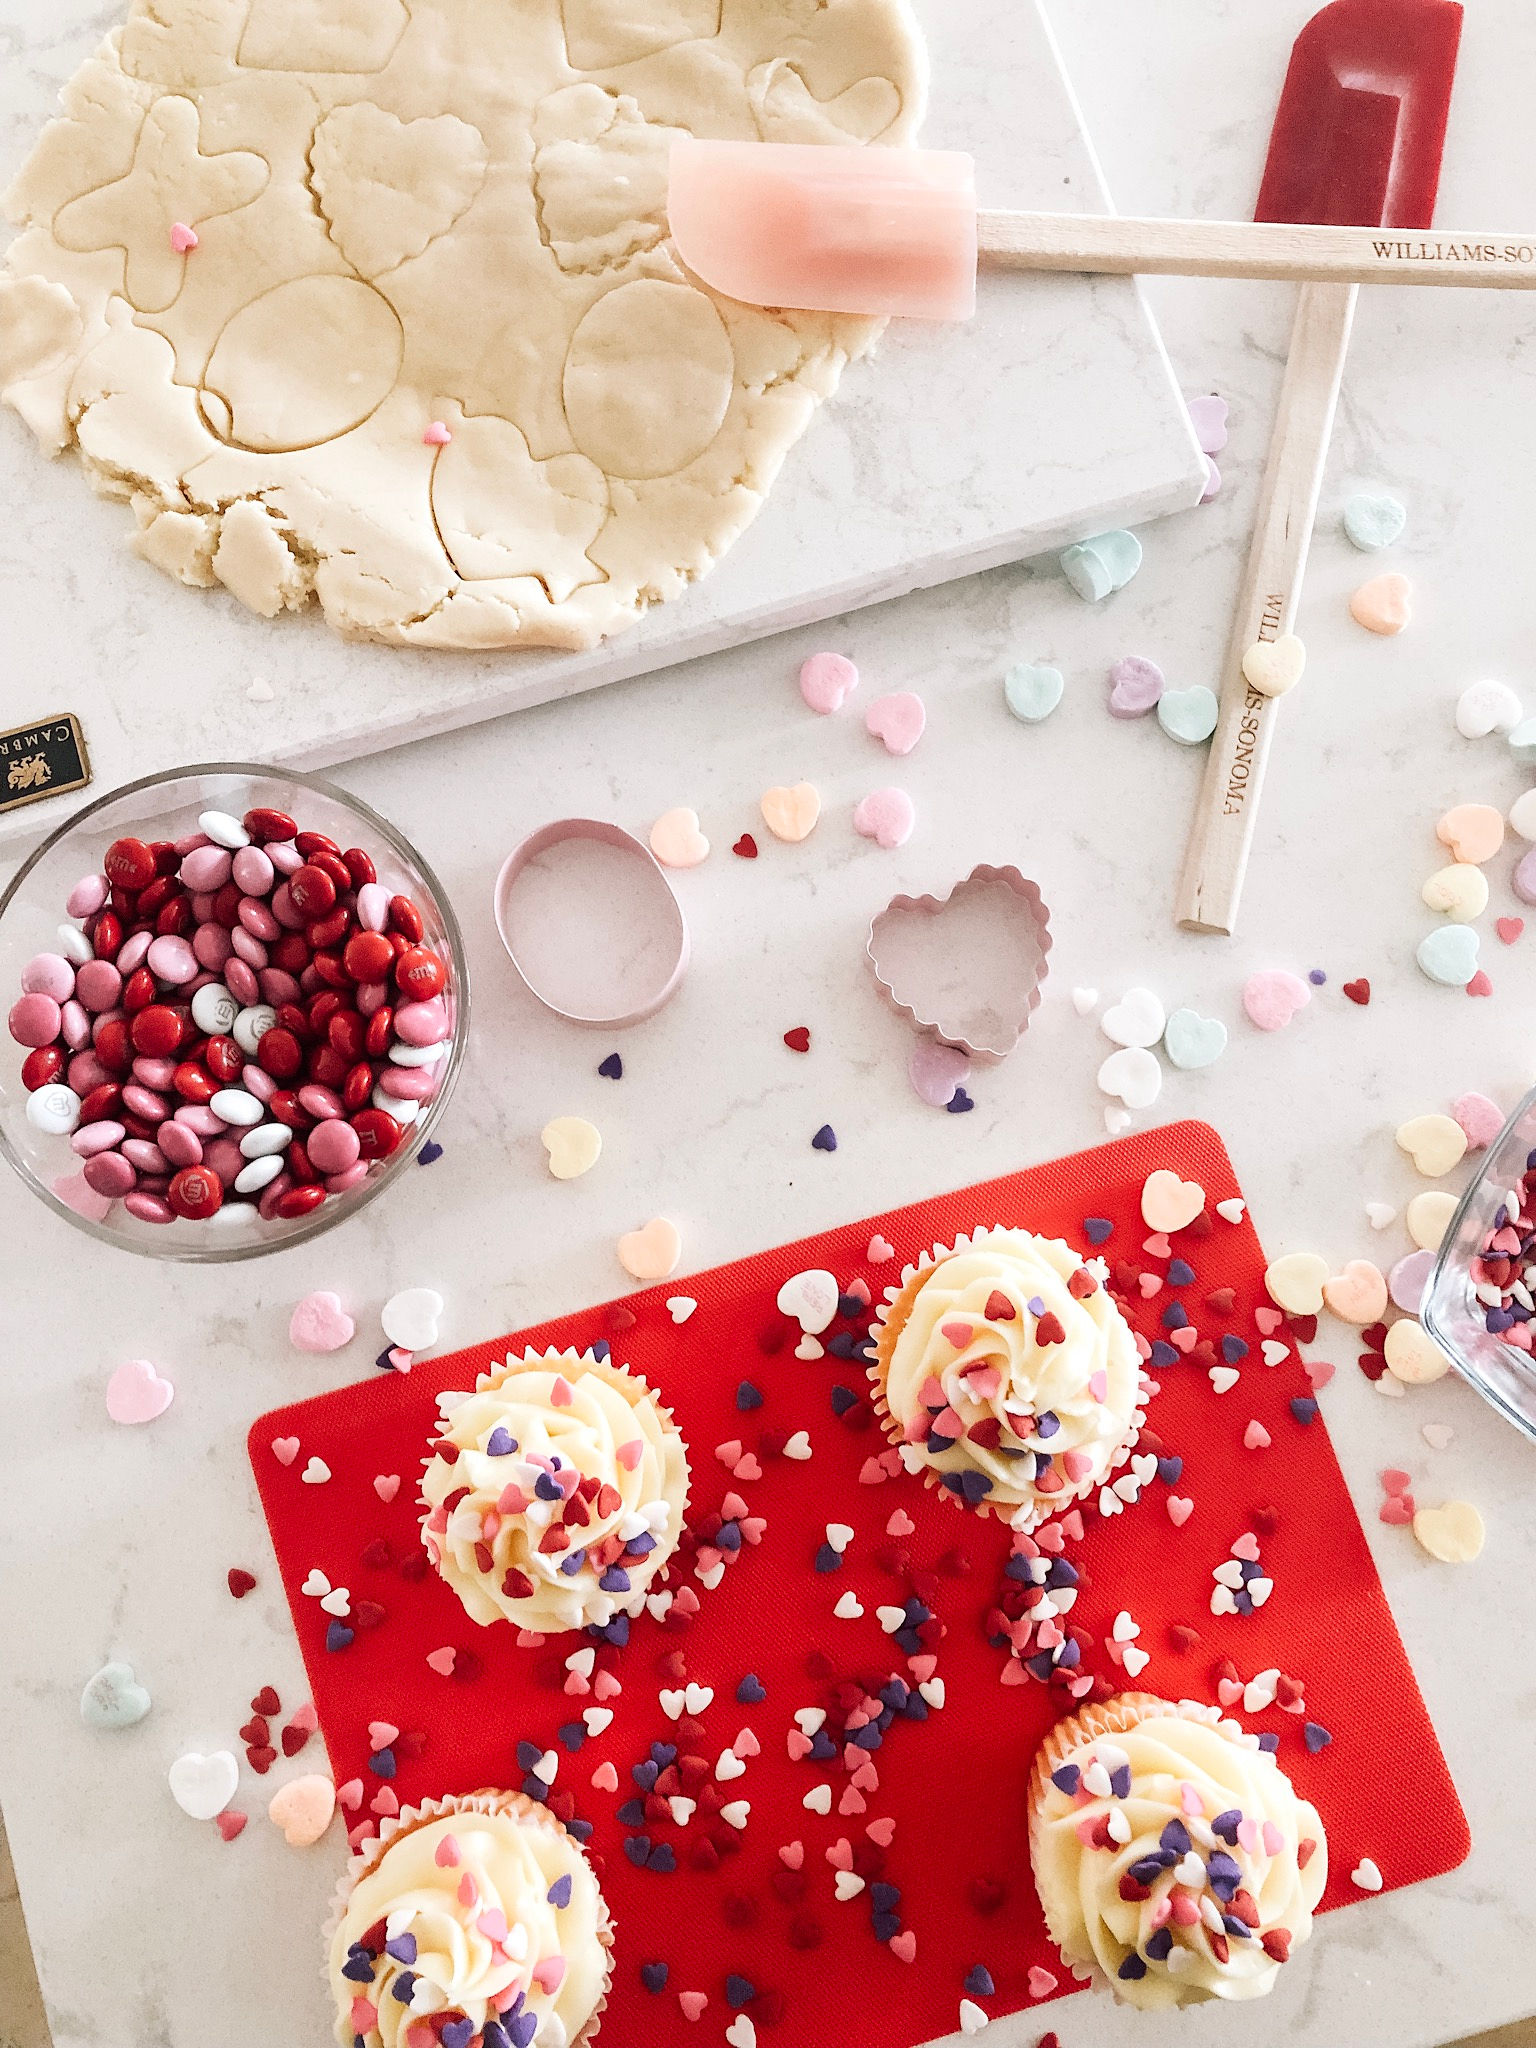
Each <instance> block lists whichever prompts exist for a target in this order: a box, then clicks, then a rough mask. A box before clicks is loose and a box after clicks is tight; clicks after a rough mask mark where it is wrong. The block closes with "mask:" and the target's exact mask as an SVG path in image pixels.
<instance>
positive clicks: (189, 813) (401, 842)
mask: <svg viewBox="0 0 1536 2048" xmlns="http://www.w3.org/2000/svg"><path fill="white" fill-rule="evenodd" d="M257 807H267V808H270V809H273V810H279V811H286V812H287V813H289V815H290V816H292V817H295V818H296V819H297V820H298V823H299V827H300V830H301V831H302V830H305V829H308V830H312V831H319V832H324V833H326V834H327V835H328V836H329V837H330V838H332V839H334V840H335V841H336V843H337V845H338V846H344V847H350V846H359V847H361V848H362V849H363V850H364V851H365V852H366V853H367V854H369V855H370V857H371V858H372V860H373V862H374V865H375V867H376V869H377V871H378V879H379V881H380V883H381V884H383V886H384V887H386V888H387V889H388V890H389V891H390V893H391V894H392V895H393V894H400V895H405V896H409V897H410V898H411V900H412V901H413V902H414V903H415V904H416V906H417V908H418V909H419V911H420V912H421V916H422V922H423V924H424V926H425V931H424V934H423V936H424V939H425V941H426V943H428V944H429V945H431V946H432V947H433V949H434V950H435V951H436V952H438V953H439V954H441V955H442V956H443V958H444V960H445V961H446V963H447V966H448V974H449V979H448V986H447V988H446V989H445V990H444V992H443V1000H444V1001H445V1002H446V1003H447V1004H448V1006H449V1012H450V1018H451V1041H450V1047H449V1052H448V1056H447V1062H446V1065H445V1066H444V1069H443V1074H442V1080H441V1084H440V1086H439V1087H438V1090H437V1093H436V1094H435V1095H434V1096H433V1098H432V1099H431V1101H430V1102H427V1103H425V1104H424V1105H423V1106H422V1109H421V1113H420V1114H419V1116H418V1117H417V1119H416V1121H415V1122H414V1123H413V1124H410V1125H408V1126H407V1127H406V1129H405V1132H404V1135H403V1136H402V1138H401V1141H400V1143H399V1144H398V1145H397V1147H396V1148H395V1150H394V1151H393V1152H392V1153H391V1154H390V1155H389V1156H388V1157H387V1158H386V1159H381V1160H377V1161H375V1162H374V1163H373V1165H372V1167H371V1168H370V1170H369V1172H368V1174H367V1177H366V1178H365V1179H363V1180H361V1181H360V1182H359V1183H358V1184H357V1185H356V1186H355V1187H353V1188H351V1189H348V1190H346V1191H345V1192H343V1193H341V1194H335V1195H329V1196H327V1198H326V1200H325V1201H324V1202H322V1203H321V1204H320V1206H319V1207H318V1208H317V1209H313V1210H311V1211H310V1212H309V1214H308V1215H305V1216H297V1217H291V1218H281V1217H272V1218H270V1219H269V1218H265V1217H262V1216H260V1215H259V1214H258V1213H257V1208H256V1204H255V1203H254V1202H227V1203H225V1205H224V1206H223V1207H222V1208H221V1209H219V1210H218V1211H217V1212H216V1214H215V1215H213V1216H212V1217H210V1218H209V1219H208V1220H207V1221H206V1222H202V1223H198V1222H189V1221H187V1220H185V1219H183V1218H181V1217H178V1218H177V1219H176V1221H175V1222H174V1223H151V1222H148V1221H144V1220H142V1219H140V1218H138V1217H135V1216H132V1215H130V1214H128V1212H127V1211H126V1210H125V1209H124V1207H123V1204H122V1202H121V1201H115V1202H113V1203H112V1205H111V1208H110V1209H109V1210H108V1211H107V1213H106V1215H105V1216H104V1217H102V1218H101V1219H100V1220H97V1219H96V1218H95V1217H93V1216H85V1215H81V1214H79V1213H78V1212H77V1211H76V1210H74V1209H73V1208H71V1207H70V1206H69V1204H68V1203H67V1202H65V1201H63V1200H61V1199H60V1197H59V1196H58V1195H57V1194H55V1193H54V1188H53V1183H54V1182H55V1181H56V1180H59V1179H67V1178H69V1177H70V1176H73V1175H75V1174H77V1173H78V1171H79V1169H80V1167H81V1165H82V1164H83V1162H82V1161H81V1160H80V1159H79V1158H77V1157H76V1155H75V1153H74V1152H73V1151H72V1149H71V1147H70V1143H69V1139H68V1138H67V1137H56V1136H53V1135H51V1134H49V1133H47V1132H44V1131H40V1130H38V1129H36V1128H35V1127H34V1126H33V1125H32V1124H31V1123H30V1122H29V1121H28V1119H27V1115H26V1103H27V1090H26V1089H25V1088H24V1087H23V1085H22V1081H21V1063H22V1059H23V1058H24V1052H23V1048H22V1047H21V1046H19V1045H18V1044H17V1043H16V1042H15V1041H14V1040H13V1039H12V1038H11V1037H10V1035H9V1033H7V1032H6V1031H4V1030H3V1029H0V1152H3V1153H4V1154H5V1157H6V1158H7V1159H8V1160H9V1161H10V1163H11V1165H12V1166H13V1167H14V1168H15V1169H16V1171H17V1172H18V1173H19V1174H20V1175H21V1177H22V1179H23V1180H24V1181H25V1182H26V1184H27V1186H28V1187H29V1188H31V1190H32V1192H33V1193H34V1194H35V1195H36V1196H37V1197H38V1199H39V1200H40V1201H42V1202H45V1203H46V1204H47V1206H48V1207H49V1208H50V1209H52V1210H53V1211H54V1213H55V1214H56V1215H59V1216H62V1217H63V1218H64V1219H65V1221H66V1222H68V1223H69V1224H71V1225H72V1226H73V1227H74V1228H75V1229H76V1230H83V1231H85V1232H87V1233H88V1235H90V1236H91V1237H94V1238H96V1239H97V1240H99V1241H100V1242H101V1243H103V1244H113V1245H121V1246H123V1247H124V1248H125V1249H126V1250H129V1251H134V1252H143V1253H144V1254H145V1255H146V1256H148V1257H150V1258H160V1259H179V1260H183V1261H189V1262H191V1263H194V1264H206V1263H212V1262H216V1261H219V1260H225V1259H253V1258H258V1257H260V1256H261V1254H262V1253H264V1252H272V1251H280V1250H284V1249H286V1248H287V1247H288V1246H290V1245H296V1244H302V1243H303V1242H304V1241H305V1239H307V1238H311V1237H317V1236H319V1234H320V1232H321V1231H323V1230H329V1229H331V1228H332V1226H333V1225H335V1224H337V1223H340V1222H341V1221H342V1220H343V1218H345V1217H347V1216H351V1215H355V1214H356V1212H357V1211H358V1210H359V1209H361V1208H362V1207H363V1206H364V1205H365V1204H366V1203H368V1202H371V1201H373V1200H375V1198H376V1197H377V1196H379V1195H380V1194H382V1193H383V1191H384V1189H385V1188H386V1187H388V1186H390V1185H391V1183H392V1182H393V1181H395V1180H396V1179H398V1178H399V1176H400V1175H401V1174H402V1173H403V1172H405V1171H406V1169H407V1168H408V1167H409V1166H410V1165H411V1164H412V1163H413V1162H414V1161H415V1159H416V1156H417V1154H418V1153H419V1152H420V1150H421V1148H422V1146H423V1145H424V1144H425V1143H426V1142H427V1141H428V1140H429V1139H430V1137H431V1136H432V1133H433V1131H434V1129H435V1128H436V1126H437V1124H438V1121H439V1119H440V1118H441V1116H442V1113H443V1110H444V1108H445V1107H446V1105H447V1102H448V1098H449V1096H450V1095H451V1094H452V1093H453V1085H454V1082H455V1081H456V1079H457V1078H458V1072H459V1068H460V1066H461V1065H462V1063H463V1058H464V1045H465V1040H466V1036H467V1032H468V1025H469V974H468V969H467V967H466V965H465V959H464V941H463V938H462V935H461V934H460V931H459V926H458V920H457V919H456V918H455V916H454V914H453V910H452V908H451V907H450V905H449V902H448V899H447V897H446V896H445V894H444V893H443V888H442V884H441V883H440V882H439V881H438V879H437V877H436V876H435V875H434V874H433V872H432V870H431V869H430V868H429V867H428V866H427V864H426V862H425V861H424V860H423V859H422V857H421V855H420V854H419V853H418V852H417V851H416V849H415V848H414V847H413V846H412V845H411V844H410V843H409V841H408V840H406V839H404V838H402V837H401V835H400V834H399V833H398V832H397V831H396V830H395V828H394V827H393V826H392V825H390V824H388V823H387V822H386V821H385V820H384V819H383V818H381V817H380V816H379V815H378V813H377V812H376V811H373V810H370V809H369V807H368V805H367V804H365V803H362V802H360V801H359V800H358V798H356V797H355V796H349V795H347V794H346V792H345V791H344V790H340V789H337V788H336V787H335V786H334V784H332V783H329V782H325V781H323V780H321V778H320V777H319V776H316V775H308V774H301V773H300V772H299V771H298V770H297V769H275V768H263V767H260V766H256V765H253V764H250V763H247V762H242V761H213V762H208V763H205V764H203V765H200V766H196V767H191V768H179V769H176V770H174V771H172V772H171V773H170V774H166V775H149V776H146V777H145V778H144V779H143V780H142V781H140V782H130V783H128V784H126V785H125V787H123V788H122V789H117V790H113V791H112V792H111V793H110V794H109V795H107V796H103V797H98V798H97V800H96V802H95V803H93V804H87V805H86V807H85V809H84V810H81V811H77V812H76V813H75V815H74V816H73V817H72V818H69V819H68V820H66V822H65V823H64V824H62V825H61V826H60V827H59V828H58V830H57V831H56V832H54V833H53V834H52V835H51V836H50V837H49V838H47V839H45V840H44V841H43V843H42V845H41V846H39V847H38V848H37V850H36V852H35V853H33V854H32V855H31V856H30V858H29V859H28V860H27V861H26V862H25V863H24V864H23V866H22V868H21V870H20V872H19V873H18V874H17V875H16V877H15V879H14V880H13V881H12V883H11V885H10V887H9V888H8V889H7V890H6V892H5V894H4V895H3V896H0V1018H3V1015H4V1013H5V1012H6V1011H8V1010H9V1008H10V1007H11V1004H12V1003H13V1002H14V1001H15V1000H16V997H17V996H18V995H19V994H20V992H21V971H22V968H23V966H24V965H25V964H26V962H27V961H28V960H30V959H31V958H32V956H33V955H34V954H37V953H44V952H56V951H57V950H58V946H59V927H60V925H61V923H62V922H64V921H65V918H66V912H65V901H66V899H67V897H68V896H69V893H70V891H71V890H72V889H73V888H74V886H75V884H76V883H77V882H78V881H79V880H80V879H81V877H82V876H84V875H88V874H92V873H97V874H99V873H100V872H101V863H102V856H103V854H104V853H105V852H106V850H107V847H108V846H109V845H110V844H111V843H112V841H113V840H114V839H119V838H122V837H124V836H132V837H137V838H142V839H146V840H149V839H177V838H180V837H182V836H183V835H184V834H188V833H192V832H195V831H196V830H197V829H198V824H197V821H198V816H199V813H201V812H203V811H207V810H217V811H227V812H231V813H233V815H234V816H235V817H237V818H238V817H240V816H241V815H242V814H243V813H244V812H246V811H248V810H251V809H254V808H257Z"/></svg>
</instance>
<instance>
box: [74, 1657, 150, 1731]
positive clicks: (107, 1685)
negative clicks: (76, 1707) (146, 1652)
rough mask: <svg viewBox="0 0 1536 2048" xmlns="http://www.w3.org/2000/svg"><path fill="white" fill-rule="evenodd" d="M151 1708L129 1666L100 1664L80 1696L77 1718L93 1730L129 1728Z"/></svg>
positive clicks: (146, 1696) (145, 1694) (147, 1696)
mask: <svg viewBox="0 0 1536 2048" xmlns="http://www.w3.org/2000/svg"><path fill="white" fill-rule="evenodd" d="M150 1705H151V1701H150V1697H149V1694H148V1693H147V1692H146V1691H145V1689H144V1687H143V1686H142V1685H140V1684H139V1682H138V1680H137V1679H136V1678H135V1677H134V1675H133V1666H132V1665H131V1664H121V1663H116V1662H113V1663H110V1664H103V1665H102V1667H101V1669H100V1670H99V1671H98V1672H97V1673H96V1674H95V1676H94V1677H93V1678H91V1679H90V1680H89V1681H88V1682H87V1684H86V1688H85V1691H84V1692H83V1693H81V1695H80V1718H81V1720H82V1721H84V1722H86V1723H87V1724H88V1725H89V1726H90V1727H92V1728H110V1729H116V1728H132V1727H134V1726H135V1724H136V1723H138V1722H140V1721H142V1720H143V1718H144V1716H145V1715H146V1714H147V1713H148V1712H149V1709H150Z"/></svg>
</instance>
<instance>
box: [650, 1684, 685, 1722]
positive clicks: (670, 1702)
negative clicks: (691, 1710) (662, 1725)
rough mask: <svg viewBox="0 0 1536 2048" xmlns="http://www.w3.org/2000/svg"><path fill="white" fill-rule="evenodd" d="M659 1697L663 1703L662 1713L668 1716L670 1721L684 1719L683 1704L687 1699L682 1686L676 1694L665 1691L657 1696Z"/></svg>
mask: <svg viewBox="0 0 1536 2048" xmlns="http://www.w3.org/2000/svg"><path fill="white" fill-rule="evenodd" d="M657 1697H658V1698H659V1699H660V1701H661V1711H662V1712H663V1713H664V1714H665V1715H666V1717H667V1719H668V1720H669V1721H680V1720H681V1719H682V1717H683V1702H684V1700H685V1698H686V1694H685V1693H684V1692H683V1689H682V1687H681V1686H679V1687H678V1689H677V1690H676V1691H675V1692H672V1691H667V1690H665V1689H664V1690H663V1691H662V1692H660V1693H659V1694H658V1695H657Z"/></svg>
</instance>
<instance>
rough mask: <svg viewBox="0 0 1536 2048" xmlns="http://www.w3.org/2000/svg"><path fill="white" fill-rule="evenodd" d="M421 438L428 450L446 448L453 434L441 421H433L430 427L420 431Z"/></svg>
mask: <svg viewBox="0 0 1536 2048" xmlns="http://www.w3.org/2000/svg"><path fill="white" fill-rule="evenodd" d="M421 438H422V440H423V442H425V444H426V446H427V447H428V448H446V447H447V446H448V443H449V442H450V441H451V440H452V439H453V434H452V432H451V430H450V429H449V428H448V427H447V426H445V425H444V423H443V422H442V421H441V420H433V421H432V423H431V425H430V426H428V427H425V428H423V429H422V435H421Z"/></svg>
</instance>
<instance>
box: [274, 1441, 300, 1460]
mask: <svg viewBox="0 0 1536 2048" xmlns="http://www.w3.org/2000/svg"><path fill="white" fill-rule="evenodd" d="M272 1455H273V1457H274V1458H276V1460H277V1462H278V1463H279V1465H291V1464H292V1463H293V1461H294V1459H295V1458H296V1457H297V1456H298V1455H299V1440H298V1438H297V1437H296V1436H275V1437H273V1439H272Z"/></svg>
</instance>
